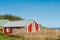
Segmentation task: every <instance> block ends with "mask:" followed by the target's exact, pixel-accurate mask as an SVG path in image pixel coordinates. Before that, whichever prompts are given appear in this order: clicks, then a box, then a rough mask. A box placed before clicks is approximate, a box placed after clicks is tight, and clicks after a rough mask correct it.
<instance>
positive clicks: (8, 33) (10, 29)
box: [3, 27, 12, 34]
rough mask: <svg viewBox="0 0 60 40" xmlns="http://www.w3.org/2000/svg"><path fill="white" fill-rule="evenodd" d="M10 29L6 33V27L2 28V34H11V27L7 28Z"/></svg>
mask: <svg viewBox="0 0 60 40" xmlns="http://www.w3.org/2000/svg"><path fill="white" fill-rule="evenodd" d="M9 29H10V31H9V32H7V28H6V27H4V30H3V31H4V34H10V33H12V27H10V28H9Z"/></svg>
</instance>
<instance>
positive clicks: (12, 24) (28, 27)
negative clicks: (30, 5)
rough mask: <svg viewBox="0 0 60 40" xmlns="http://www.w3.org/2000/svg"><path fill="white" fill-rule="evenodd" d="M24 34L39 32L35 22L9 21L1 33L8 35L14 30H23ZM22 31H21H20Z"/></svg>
mask: <svg viewBox="0 0 60 40" xmlns="http://www.w3.org/2000/svg"><path fill="white" fill-rule="evenodd" d="M23 28H25V30H24V31H26V32H38V31H39V30H40V27H39V24H38V23H37V22H36V21H35V20H20V21H9V22H7V23H6V24H5V25H4V26H3V33H4V34H10V33H12V32H13V31H14V30H15V29H23ZM20 31H23V30H20Z"/></svg>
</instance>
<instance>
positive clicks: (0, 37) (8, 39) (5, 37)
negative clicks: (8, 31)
mask: <svg viewBox="0 0 60 40" xmlns="http://www.w3.org/2000/svg"><path fill="white" fill-rule="evenodd" d="M0 40H24V38H18V37H10V36H8V35H4V34H2V31H0Z"/></svg>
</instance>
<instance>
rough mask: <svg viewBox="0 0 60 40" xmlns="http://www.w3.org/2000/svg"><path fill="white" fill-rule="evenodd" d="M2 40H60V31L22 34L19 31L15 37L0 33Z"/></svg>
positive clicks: (49, 30)
mask: <svg viewBox="0 0 60 40" xmlns="http://www.w3.org/2000/svg"><path fill="white" fill-rule="evenodd" d="M47 30H48V31H47ZM15 33H16V32H15ZM13 34H14V33H13ZM18 36H20V37H18ZM0 40H60V30H57V31H56V30H53V29H41V30H40V31H39V32H38V33H20V31H19V33H18V34H15V35H14V36H12V35H4V34H2V31H0Z"/></svg>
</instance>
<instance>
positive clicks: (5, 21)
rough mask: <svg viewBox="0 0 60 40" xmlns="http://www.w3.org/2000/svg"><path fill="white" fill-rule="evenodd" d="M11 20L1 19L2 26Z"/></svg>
mask: <svg viewBox="0 0 60 40" xmlns="http://www.w3.org/2000/svg"><path fill="white" fill-rule="evenodd" d="M8 21H9V20H4V19H0V26H4V25H5V24H6V23H7V22H8Z"/></svg>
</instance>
